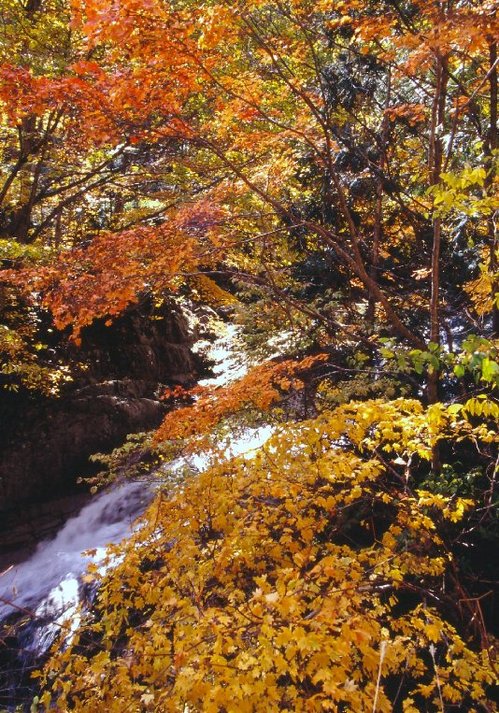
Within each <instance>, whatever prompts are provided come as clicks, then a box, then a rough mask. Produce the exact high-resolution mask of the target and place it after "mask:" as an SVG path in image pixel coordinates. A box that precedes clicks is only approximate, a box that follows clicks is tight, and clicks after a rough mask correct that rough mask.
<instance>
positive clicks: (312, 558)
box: [0, 0, 499, 713]
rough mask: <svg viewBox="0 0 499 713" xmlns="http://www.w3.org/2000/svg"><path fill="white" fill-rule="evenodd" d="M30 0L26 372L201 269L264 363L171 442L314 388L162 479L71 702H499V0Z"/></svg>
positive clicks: (5, 82) (204, 289)
mask: <svg viewBox="0 0 499 713" xmlns="http://www.w3.org/2000/svg"><path fill="white" fill-rule="evenodd" d="M0 13H1V17H2V26H1V29H0V33H1V35H2V47H1V55H0V78H1V84H0V107H1V129H0V130H1V132H2V138H3V142H2V149H1V151H2V160H1V166H0V169H1V179H0V180H1V186H0V204H1V205H0V231H1V233H0V259H1V261H2V270H1V272H0V311H1V312H2V321H3V324H2V327H1V333H0V363H1V364H2V382H1V384H0V385H1V386H3V387H5V388H8V389H21V390H26V391H28V392H30V391H33V390H41V391H43V392H45V393H49V394H52V395H54V394H56V393H57V392H58V390H60V389H61V388H64V382H65V380H66V379H70V378H71V368H72V365H71V364H67V363H61V362H59V361H58V360H57V359H56V358H55V357H54V355H53V353H52V352H53V350H52V351H51V350H50V349H48V346H47V333H46V330H47V326H46V325H47V323H50V327H49V328H50V329H51V330H55V331H56V332H57V333H58V334H60V335H62V336H61V338H64V339H72V340H74V341H75V342H76V343H78V342H79V340H80V338H81V332H82V330H83V329H84V328H85V327H87V326H88V325H90V324H92V322H93V321H94V320H95V319H97V318H103V319H104V320H106V324H110V323H111V322H112V320H113V319H114V318H115V317H116V316H117V315H119V314H120V313H122V312H123V311H124V310H125V308H126V307H127V306H128V305H130V304H131V303H137V302H141V301H142V300H144V299H151V297H152V298H153V299H154V300H155V301H157V302H160V301H161V300H163V299H165V297H166V296H172V295H173V296H177V297H183V298H188V299H190V300H195V301H200V302H204V303H208V304H212V305H215V306H216V307H220V306H223V307H224V309H226V310H229V311H230V313H231V315H232V318H233V319H235V320H237V321H238V322H239V323H240V324H241V325H242V330H243V335H244V338H245V339H246V342H247V346H248V349H249V350H250V351H252V353H253V354H255V355H257V356H258V358H259V360H260V365H259V366H256V367H255V368H254V369H253V370H252V371H250V373H249V374H247V375H246V376H245V377H244V378H243V379H242V380H241V381H239V382H236V383H235V384H232V385H231V386H229V387H223V388H221V389H218V390H211V391H210V392H208V393H206V392H205V393H204V394H203V393H201V394H200V393H199V392H195V393H191V394H189V393H188V394H185V393H182V394H181V393H180V392H179V391H177V392H174V393H171V394H169V395H167V398H170V399H171V403H172V407H174V408H175V409H176V410H174V411H172V412H171V413H170V414H169V415H168V416H167V417H166V419H165V421H164V423H163V424H162V426H161V427H160V428H159V430H158V431H157V432H156V433H155V434H154V435H153V437H152V440H151V443H152V444H153V447H154V448H157V449H159V450H160V451H161V449H162V448H167V447H170V446H172V447H173V446H175V447H177V446H179V444H180V445H181V446H182V447H186V442H188V443H190V447H191V448H194V447H195V443H197V440H196V439H197V438H198V437H199V435H200V434H201V435H206V434H207V433H210V432H211V431H212V430H213V429H217V428H219V427H223V423H224V422H225V421H226V419H229V422H230V419H231V418H235V417H237V414H239V416H240V417H241V418H243V415H241V414H244V413H246V412H248V411H249V410H251V411H252V412H255V411H258V412H259V413H261V412H268V411H270V414H268V415H267V416H266V418H274V417H275V418H281V416H279V415H276V414H277V410H276V408H275V405H276V403H277V404H278V402H279V400H280V399H282V398H283V395H284V394H286V393H289V392H293V393H296V392H300V389H305V392H306V393H307V394H310V393H312V397H311V398H312V401H313V404H314V406H313V413H312V415H311V414H310V413H309V414H308V416H309V418H308V419H306V420H301V421H300V420H298V421H297V422H296V423H288V424H287V425H282V426H280V427H279V429H278V431H277V433H276V434H275V435H274V437H273V438H272V440H271V441H270V442H269V443H268V444H267V445H266V446H265V448H264V449H263V450H262V451H260V452H258V453H257V454H256V455H255V456H254V457H253V458H252V459H251V460H248V459H237V458H236V459H232V460H228V461H223V459H222V462H221V463H218V464H216V465H214V466H213V467H212V468H210V469H209V470H208V471H207V472H206V473H204V474H202V475H200V476H198V477H197V478H194V479H192V480H190V481H189V482H188V483H186V484H182V485H180V486H178V488H177V489H176V490H174V492H173V493H172V494H171V495H169V496H168V497H166V496H163V497H160V498H159V500H158V501H157V502H156V503H155V505H154V506H153V507H152V509H151V511H150V512H149V513H148V514H147V515H146V518H145V522H144V526H143V528H142V529H141V530H140V531H139V533H138V534H137V535H136V536H135V537H134V539H133V540H132V541H131V542H130V543H128V544H126V545H124V546H123V548H122V549H120V550H119V551H120V556H121V555H122V556H123V558H122V560H121V563H120V564H119V565H118V566H117V567H115V568H114V569H113V571H112V573H111V574H110V575H109V577H108V578H107V579H106V580H105V581H104V582H103V583H102V586H101V588H100V594H99V598H98V602H97V604H96V607H95V610H94V612H93V615H94V619H93V620H92V619H91V618H90V619H89V622H88V624H87V628H85V627H83V628H82V630H81V632H80V633H79V634H78V635H77V636H76V638H75V639H74V640H73V642H72V643H71V645H69V646H68V647H67V648H66V649H63V648H60V649H59V650H58V651H56V652H55V653H54V657H53V658H52V660H51V661H50V662H49V664H48V667H47V669H46V672H45V674H44V678H43V680H44V684H45V687H46V691H45V693H44V694H43V697H42V703H40V706H41V707H42V709H44V708H43V706H45V708H46V709H49V707H50V705H55V706H56V709H57V708H58V709H60V710H81V711H83V710H100V709H102V707H103V706H104V707H106V708H107V709H109V710H116V711H123V710H125V709H126V706H128V707H129V709H130V710H137V711H138V710H157V711H166V710H172V711H173V710H175V711H177V710H189V711H191V710H192V711H194V710H200V711H201V710H203V711H210V710H214V711H215V710H219V711H232V710H236V709H238V710H248V711H250V710H289V711H295V710H309V711H315V710H351V711H362V710H366V711H367V710H372V711H376V710H379V711H385V710H386V711H388V710H392V709H393V710H403V711H407V712H409V713H410V712H411V711H416V710H441V711H444V710H462V711H465V710H466V711H468V710H495V708H494V705H495V704H494V702H493V694H492V693H490V691H491V686H492V684H493V683H494V682H495V681H496V672H497V669H496V664H495V662H494V632H495V633H497V632H496V631H495V629H494V626H493V622H492V619H491V618H490V616H489V614H487V611H488V610H487V606H488V602H487V606H485V605H484V607H482V598H486V597H489V596H492V594H491V592H492V590H493V589H494V588H495V587H496V585H497V581H496V579H494V582H492V580H491V579H490V577H492V576H493V575H491V574H490V571H489V569H488V565H485V564H484V563H483V562H482V559H483V557H484V551H485V548H486V543H487V542H490V541H492V542H494V543H495V545H496V546H497V537H498V534H497V526H496V525H495V524H494V522H495V518H496V515H497V486H496V477H497V450H496V447H497V442H496V435H495V434H496V430H497V420H498V414H499V406H498V403H497V386H498V383H499V364H498V360H497V349H498V344H499V342H498V332H499V287H498V285H499V282H498V268H497V264H498V258H499V244H498V215H499V213H498V211H499V199H498V194H497V185H498V179H497V161H498V155H499V154H498V150H499V147H498V128H497V101H498V100H497V84H498V58H497V37H498V35H499V20H498V18H497V2H496V1H495V0H460V1H459V2H458V1H457V0H435V1H432V2H428V1H427V0H413V1H411V2H406V1H405V0H400V1H398V0H376V1H374V2H373V1H371V0H342V1H341V2H332V1H331V0H319V1H317V0H316V1H315V2H310V1H309V0H288V1H286V2H284V1H283V2H281V1H280V0H275V1H274V0H268V1H265V0H238V1H237V2H233V1H231V2H229V1H228V0H222V1H208V0H203V1H202V2H197V3H193V2H191V1H190V0H171V1H166V0H113V1H112V2H108V1H106V2H104V1H103V0H73V1H72V2H71V3H67V2H66V1H65V0H28V1H27V2H26V3H21V2H18V1H17V0H0ZM276 344H278V349H277V351H278V356H277V357H276V356H275V352H276ZM194 397H195V398H196V399H197V400H196V401H194V403H190V404H189V405H187V406H185V403H184V402H185V400H186V399H187V400H189V399H192V398H194ZM235 415H236V416H235ZM281 420H282V419H281ZM193 439H194V441H193ZM172 444H173V445H172ZM467 548H469V549H470V551H474V552H477V563H476V567H475V569H474V568H473V567H474V565H473V564H471V562H470V558H469V556H468V554H467ZM489 584H490V586H489ZM490 611H493V608H492V607H491V608H490ZM50 701H52V703H50Z"/></svg>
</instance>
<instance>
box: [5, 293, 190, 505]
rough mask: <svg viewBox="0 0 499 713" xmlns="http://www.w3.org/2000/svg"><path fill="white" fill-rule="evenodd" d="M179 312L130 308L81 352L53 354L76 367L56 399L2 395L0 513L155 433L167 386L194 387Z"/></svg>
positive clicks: (94, 333) (87, 337) (91, 333)
mask: <svg viewBox="0 0 499 713" xmlns="http://www.w3.org/2000/svg"><path fill="white" fill-rule="evenodd" d="M193 339H194V335H192V334H189V330H188V324H187V320H186V319H185V317H184V316H183V314H182V312H181V311H180V310H179V308H178V307H177V306H176V305H174V304H172V303H170V304H169V305H166V306H163V307H162V308H160V309H159V310H158V309H154V308H153V306H152V305H150V304H146V305H142V306H141V307H137V306H135V307H133V308H130V309H129V310H128V311H127V312H126V313H125V314H124V315H123V316H121V317H120V318H119V319H117V320H116V321H115V322H114V323H113V324H111V325H110V326H106V325H105V323H104V322H103V321H98V322H96V323H94V324H93V325H92V326H91V327H89V328H87V329H86V330H85V331H84V333H83V335H82V345H81V347H76V346H75V345H74V344H72V343H71V342H69V341H68V340H64V339H62V340H61V342H60V344H58V345H57V347H56V349H57V350H58V351H59V353H60V352H61V350H62V351H64V353H65V356H67V357H68V361H69V362H70V363H78V364H80V365H81V366H80V367H79V368H78V369H77V370H76V372H75V375H74V380H73V381H72V382H71V383H70V384H69V385H68V386H67V387H65V389H64V391H63V393H62V394H61V395H60V396H59V397H58V398H52V399H51V398H46V397H40V396H36V397H35V396H33V395H27V394H14V395H5V396H4V397H2V398H3V404H2V408H1V411H2V421H3V422H4V427H3V429H2V434H1V435H0V439H1V440H0V511H5V510H8V509H12V508H17V507H19V506H21V505H22V504H23V503H28V502H30V501H33V500H34V499H38V500H40V499H45V498H47V497H49V496H51V495H53V494H54V493H57V492H62V491H64V490H67V489H68V488H71V487H72V486H73V485H74V482H75V478H76V476H77V475H81V474H82V473H85V472H88V467H89V465H88V458H89V456H90V455H91V454H93V453H95V452H102V451H109V450H111V449H112V448H114V447H116V446H117V445H119V443H121V442H122V441H123V440H124V438H125V436H126V435H127V434H129V433H134V432H139V431H143V430H147V429H150V428H154V427H156V426H157V425H158V424H159V423H160V421H161V419H162V417H163V415H164V413H165V410H166V407H165V405H164V403H163V402H162V401H161V400H160V398H159V396H160V394H161V392H162V391H163V389H164V387H165V386H166V385H172V384H179V383H180V384H189V383H192V382H193V381H194V380H195V378H196V375H197V373H198V372H199V366H200V365H199V359H198V358H197V357H196V356H195V355H194V354H193V353H192V351H191V346H192V343H193Z"/></svg>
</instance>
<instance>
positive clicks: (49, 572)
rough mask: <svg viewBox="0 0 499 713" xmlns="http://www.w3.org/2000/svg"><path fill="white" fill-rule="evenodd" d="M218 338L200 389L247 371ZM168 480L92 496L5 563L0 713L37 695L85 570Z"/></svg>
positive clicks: (255, 433) (154, 478)
mask: <svg viewBox="0 0 499 713" xmlns="http://www.w3.org/2000/svg"><path fill="white" fill-rule="evenodd" d="M216 334H217V338H216V339H215V340H214V341H213V342H211V343H209V342H207V341H204V342H198V343H197V345H195V348H197V349H198V350H203V352H204V353H205V354H206V355H207V356H208V358H209V359H210V361H211V362H212V363H213V367H212V371H213V374H212V376H210V377H209V378H207V379H203V380H202V381H200V382H199V383H200V384H201V385H203V386H222V385H224V384H227V383H230V382H231V381H233V380H235V379H237V378H240V377H241V376H242V375H243V374H244V373H245V372H246V370H247V368H248V364H247V363H246V361H245V359H244V357H241V354H242V353H243V352H242V350H241V345H240V342H239V336H238V329H237V327H235V326H234V325H230V324H228V325H227V324H224V323H223V322H221V321H218V322H217V325H216ZM271 433H272V428H271V427H270V426H261V427H255V428H248V429H246V430H245V431H243V432H242V434H241V435H239V436H235V437H234V439H233V440H231V442H230V444H229V445H228V446H227V449H226V456H227V457H231V456H234V455H240V454H244V453H247V454H249V453H251V451H253V450H255V449H256V448H258V447H259V446H261V445H262V444H263V443H265V441H266V440H267V439H268V438H269V437H270V435H271ZM208 462H209V459H208V458H207V457H206V455H205V454H203V453H199V454H194V455H192V456H190V457H189V458H188V459H187V458H177V459H176V460H174V461H172V462H171V463H170V464H166V465H163V466H162V468H161V470H163V471H164V470H172V471H176V470H177V469H179V470H182V469H184V468H185V467H186V466H187V467H188V468H189V470H191V471H192V470H194V471H201V470H202V469H203V468H206V467H207V465H208ZM163 482H164V475H163V477H162V473H161V472H160V471H158V472H156V473H152V474H151V475H150V476H148V478H147V480H144V479H142V480H135V481H134V480H130V481H124V482H120V483H117V484H115V485H113V486H111V487H110V488H109V489H107V490H104V491H102V492H100V493H99V494H98V495H96V496H94V497H93V498H92V499H91V500H90V501H89V502H88V503H87V504H85V505H84V506H83V507H82V508H81V509H80V510H79V512H77V513H76V514H74V515H73V516H72V517H70V518H69V519H68V520H67V521H66V522H65V523H64V524H63V525H62V526H61V527H60V529H59V531H58V532H56V533H55V535H53V536H52V537H51V538H50V539H46V540H44V541H42V542H39V544H38V545H37V547H36V549H35V550H34V552H32V554H30V555H28V556H27V557H26V556H24V559H23V558H22V554H21V555H20V554H19V553H16V552H13V553H12V562H15V563H16V564H8V563H7V566H4V567H3V571H0V712H2V711H14V710H15V709H16V708H15V706H16V704H17V705H18V704H19V702H25V701H26V700H28V699H29V698H30V696H32V695H33V691H32V688H33V687H32V684H30V677H29V674H30V672H31V671H32V670H33V669H35V668H37V666H38V665H39V664H40V662H41V661H42V660H43V657H44V655H45V654H46V652H47V651H48V649H49V647H50V645H51V644H52V642H53V641H54V640H55V638H56V637H57V635H58V634H59V632H60V630H61V627H62V628H65V629H67V634H68V636H71V632H72V631H74V630H75V629H76V628H77V627H78V624H79V621H80V612H81V609H82V607H81V606H80V605H81V604H83V608H84V606H85V603H87V604H88V603H90V602H91V600H92V598H93V596H94V594H95V592H94V591H93V589H92V587H91V585H88V584H86V583H85V582H84V580H83V575H84V574H85V571H86V569H87V567H88V565H89V564H90V563H91V562H92V563H94V564H96V565H97V566H99V565H101V566H100V571H101V572H103V571H104V566H103V562H104V560H105V559H106V552H107V545H109V544H114V543H118V542H120V541H121V540H122V539H124V538H125V537H127V536H129V535H130V534H131V532H133V529H134V527H136V526H137V525H136V524H135V522H136V519H137V518H138V517H139V516H140V515H141V514H142V513H143V512H144V511H145V509H146V508H147V506H148V505H149V504H150V502H151V501H152V500H153V498H154V496H155V493H156V492H157V489H158V487H160V484H161V483H163ZM108 566H109V565H108ZM68 622H69V623H68ZM26 710H29V706H28V708H27V709H26Z"/></svg>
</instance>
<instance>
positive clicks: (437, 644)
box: [42, 399, 496, 713]
mask: <svg viewBox="0 0 499 713" xmlns="http://www.w3.org/2000/svg"><path fill="white" fill-rule="evenodd" d="M432 408H433V410H432V411H431V412H430V411H424V409H423V408H422V407H421V405H420V404H419V403H418V402H417V401H410V400H404V399H399V400H397V401H394V402H383V401H381V400H376V401H370V402H366V403H362V404H349V405H347V406H342V407H339V408H337V409H336V410H334V411H332V412H327V413H324V414H322V415H320V416H318V417H317V418H315V419H312V420H309V421H305V422H301V423H297V424H292V425H288V426H286V427H283V428H281V429H280V430H279V431H278V432H277V433H276V434H275V435H274V436H273V438H272V439H271V440H270V441H269V442H268V443H267V444H266V445H265V446H264V447H263V448H262V449H261V450H260V451H258V452H257V453H256V454H255V455H254V457H253V458H252V459H248V458H241V457H240V458H236V459H233V460H230V461H228V462H222V463H219V464H218V465H217V466H215V467H213V468H211V469H210V470H209V471H207V472H205V473H203V474H201V475H200V476H199V477H197V478H195V479H193V480H191V481H190V482H188V483H187V484H185V485H183V486H182V487H180V489H179V490H178V492H177V493H176V494H174V495H173V497H171V498H170V499H165V498H162V497H159V498H158V499H157V501H156V502H155V504H154V505H153V506H152V508H151V509H150V511H149V513H148V515H147V517H146V518H145V521H144V523H143V527H142V529H141V530H140V531H139V532H137V534H136V535H135V536H134V538H133V539H132V541H131V542H129V543H127V544H125V545H124V546H123V547H118V548H115V550H114V554H116V555H118V556H119V558H120V559H119V560H118V561H119V564H117V565H116V566H115V568H114V570H113V571H112V573H111V575H110V576H108V578H107V579H106V580H105V581H104V583H103V586H102V588H101V590H100V595H99V601H98V605H97V617H96V618H95V620H93V621H92V620H90V621H89V622H88V623H87V627H86V629H83V630H82V631H80V633H78V634H77V636H76V638H75V639H74V641H73V642H72V644H71V646H70V647H69V648H67V649H66V650H63V649H59V650H58V651H56V652H55V654H54V655H53V657H52V659H51V660H50V662H49V664H48V666H47V667H46V670H45V673H44V676H45V678H44V680H45V684H46V685H47V686H48V688H47V690H46V692H45V694H44V695H43V698H42V703H43V705H44V707H45V709H46V710H48V709H49V707H50V706H54V705H55V708H56V709H57V710H60V711H62V710H64V711H69V710H72V711H85V712H89V711H96V712H97V711H101V710H108V711H116V712H118V711H119V712H120V713H121V711H123V710H127V709H128V710H137V711H138V710H144V711H147V710H150V711H158V712H159V711H162V712H163V711H165V712H166V711H172V712H175V713H176V712H177V711H187V710H188V711H226V712H227V713H229V712H232V711H234V712H235V711H248V712H249V711H289V712H290V713H291V712H292V711H293V712H294V711H323V710H332V711H340V710H341V711H352V712H353V711H355V712H356V713H357V711H372V710H376V711H386V712H388V711H391V710H393V708H392V706H393V705H394V703H395V699H396V705H397V709H400V707H401V708H402V709H403V710H405V711H416V710H427V709H428V710H442V709H444V707H445V708H447V706H455V705H458V706H461V709H462V710H464V709H465V710H469V711H475V710H479V708H480V707H481V706H483V705H487V706H488V710H495V708H493V705H494V704H493V703H491V702H488V699H487V687H488V685H489V684H492V683H493V682H494V681H495V680H496V674H495V670H494V666H493V664H492V662H491V660H490V658H489V657H490V655H491V652H490V651H489V650H482V651H478V652H477V651H474V650H473V649H472V648H470V646H469V644H468V643H467V642H466V641H465V640H463V638H461V637H460V636H459V634H458V633H457V631H456V629H455V628H454V626H453V625H452V624H451V623H449V621H447V620H446V619H445V617H444V616H443V615H442V613H443V610H444V609H445V607H443V601H442V600H441V598H440V597H439V596H437V595H433V594H432V592H435V591H437V589H438V586H439V583H440V582H441V581H442V577H444V576H445V573H446V572H447V571H448V570H449V568H450V567H451V566H452V559H451V556H450V554H449V552H448V550H447V548H446V546H445V543H444V540H443V539H442V537H441V534H439V533H441V530H442V526H441V524H442V520H441V518H442V517H444V518H446V519H447V521H448V523H449V524H448V525H447V526H448V527H453V525H452V524H451V523H452V522H457V521H459V520H460V519H462V517H463V514H464V513H465V511H466V509H467V508H468V507H469V506H470V503H469V502H468V501H463V500H460V499H459V498H458V499H456V498H450V499H449V498H446V497H444V496H435V495H433V494H430V493H427V492H419V493H418V492H416V491H413V490H412V489H411V481H410V477H409V471H408V465H407V464H410V462H411V459H412V458H413V457H415V456H416V454H417V453H419V452H420V453H421V454H422V455H424V454H425V453H427V452H429V450H430V449H431V445H432V443H433V442H434V440H435V439H438V438H443V437H449V436H452V435H453V437H455V438H460V437H467V435H469V436H470V437H472V438H474V437H476V436H475V434H474V433H473V427H472V426H470V424H469V423H467V422H466V421H465V420H457V413H456V412H455V410H454V411H449V410H448V409H446V408H445V407H443V406H442V407H441V408H440V409H438V414H437V413H436V411H435V408H434V407H432ZM470 429H471V430H470ZM364 518H366V520H364ZM448 596H450V597H451V598H452V596H453V595H452V593H451V592H449V595H448Z"/></svg>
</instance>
